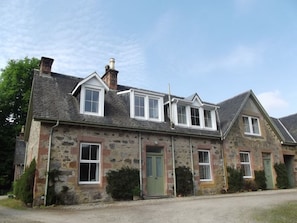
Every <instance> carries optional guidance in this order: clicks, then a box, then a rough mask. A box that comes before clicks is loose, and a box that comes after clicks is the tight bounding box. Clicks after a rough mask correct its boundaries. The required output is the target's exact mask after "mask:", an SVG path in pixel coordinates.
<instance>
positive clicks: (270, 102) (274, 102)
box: [257, 90, 289, 115]
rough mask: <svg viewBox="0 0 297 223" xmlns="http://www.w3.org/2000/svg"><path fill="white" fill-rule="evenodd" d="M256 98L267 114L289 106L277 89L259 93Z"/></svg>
mask: <svg viewBox="0 0 297 223" xmlns="http://www.w3.org/2000/svg"><path fill="white" fill-rule="evenodd" d="M257 98H258V99H259V101H260V103H261V104H262V106H263V107H264V108H265V110H266V111H267V112H268V114H269V115H273V114H276V113H279V112H280V111H284V110H285V109H286V108H288V106H289V104H288V102H287V101H286V100H285V99H284V98H283V97H282V95H281V93H280V91H278V90H275V91H268V92H263V93H260V94H258V95H257Z"/></svg>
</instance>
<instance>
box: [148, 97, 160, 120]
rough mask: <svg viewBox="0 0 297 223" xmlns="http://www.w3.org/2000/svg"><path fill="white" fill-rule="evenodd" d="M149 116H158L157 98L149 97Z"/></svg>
mask: <svg viewBox="0 0 297 223" xmlns="http://www.w3.org/2000/svg"><path fill="white" fill-rule="evenodd" d="M149 117H150V118H159V105H158V100H157V99H152V98H150V99H149Z"/></svg>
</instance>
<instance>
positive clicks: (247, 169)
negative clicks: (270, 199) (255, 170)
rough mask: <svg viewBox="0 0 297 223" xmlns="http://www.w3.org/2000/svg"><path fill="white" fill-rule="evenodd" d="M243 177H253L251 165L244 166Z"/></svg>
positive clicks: (242, 166)
mask: <svg viewBox="0 0 297 223" xmlns="http://www.w3.org/2000/svg"><path fill="white" fill-rule="evenodd" d="M241 168H242V170H243V176H251V169H250V165H249V164H242V165H241Z"/></svg>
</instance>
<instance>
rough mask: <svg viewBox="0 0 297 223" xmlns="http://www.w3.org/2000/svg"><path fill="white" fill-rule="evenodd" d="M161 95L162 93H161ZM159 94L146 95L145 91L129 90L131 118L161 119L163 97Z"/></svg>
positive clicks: (162, 114) (162, 115)
mask: <svg viewBox="0 0 297 223" xmlns="http://www.w3.org/2000/svg"><path fill="white" fill-rule="evenodd" d="M162 96H163V95H162ZM162 96H161V95H160V96H159V95H147V94H145V92H139V93H138V92H134V91H131V100H130V115H131V118H137V119H143V120H151V121H163V120H164V112H163V109H164V107H163V98H162Z"/></svg>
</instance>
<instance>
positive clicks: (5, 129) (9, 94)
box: [0, 57, 39, 194]
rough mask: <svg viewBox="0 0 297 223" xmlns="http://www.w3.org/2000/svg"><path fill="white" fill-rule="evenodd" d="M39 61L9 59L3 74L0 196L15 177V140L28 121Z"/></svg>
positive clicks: (0, 76) (0, 87) (0, 85)
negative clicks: (32, 86)
mask: <svg viewBox="0 0 297 223" xmlns="http://www.w3.org/2000/svg"><path fill="white" fill-rule="evenodd" d="M38 66H39V60H38V59H36V58H32V59H29V58H27V57H26V58H24V59H22V60H10V61H8V64H7V66H6V67H5V68H4V69H2V70H1V74H0V173H1V174H0V194H1V192H2V193H3V191H5V190H7V189H10V187H11V182H12V178H13V157H14V148H15V137H16V135H17V134H18V133H19V132H20V130H21V126H22V125H24V124H25V122H26V116H27V110H28V102H29V99H30V92H31V84H32V79H33V69H34V68H38Z"/></svg>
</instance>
